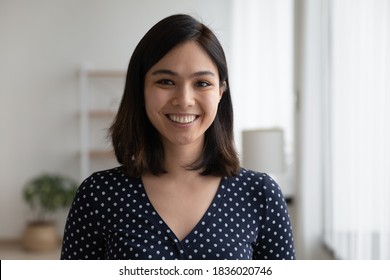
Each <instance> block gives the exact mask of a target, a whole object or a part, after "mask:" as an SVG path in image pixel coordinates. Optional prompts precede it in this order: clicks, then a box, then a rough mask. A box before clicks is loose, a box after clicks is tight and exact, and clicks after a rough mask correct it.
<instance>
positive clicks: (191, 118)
mask: <svg viewBox="0 0 390 280" xmlns="http://www.w3.org/2000/svg"><path fill="white" fill-rule="evenodd" d="M168 117H169V119H170V120H171V121H174V122H177V123H192V122H193V121H194V120H195V119H196V116H195V115H188V116H178V115H168Z"/></svg>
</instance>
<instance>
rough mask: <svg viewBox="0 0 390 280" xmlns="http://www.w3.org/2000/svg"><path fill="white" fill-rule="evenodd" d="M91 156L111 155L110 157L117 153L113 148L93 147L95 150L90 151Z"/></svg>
mask: <svg viewBox="0 0 390 280" xmlns="http://www.w3.org/2000/svg"><path fill="white" fill-rule="evenodd" d="M89 156H91V157H109V158H112V157H114V156H115V153H114V151H112V150H103V149H93V150H90V151H89Z"/></svg>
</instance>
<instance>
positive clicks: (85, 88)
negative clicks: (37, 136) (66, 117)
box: [79, 66, 126, 180]
mask: <svg viewBox="0 0 390 280" xmlns="http://www.w3.org/2000/svg"><path fill="white" fill-rule="evenodd" d="M125 78H126V71H125V70H118V69H97V68H92V67H89V66H82V67H81V69H80V73H79V79H80V168H81V170H80V176H81V180H84V179H85V178H86V177H87V176H89V175H90V174H91V173H92V172H95V171H98V170H102V169H108V168H111V167H114V166H116V165H117V164H118V163H117V162H116V160H115V156H114V153H113V151H112V148H111V144H110V141H109V139H108V137H107V133H108V128H109V126H110V125H111V123H112V121H113V119H114V117H115V114H116V112H117V109H118V106H119V102H120V99H121V97H122V94H123V89H124V84H125Z"/></svg>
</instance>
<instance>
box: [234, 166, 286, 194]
mask: <svg viewBox="0 0 390 280" xmlns="http://www.w3.org/2000/svg"><path fill="white" fill-rule="evenodd" d="M229 181H230V182H231V184H232V186H239V187H241V188H244V189H246V190H247V191H251V192H255V193H256V194H257V195H259V196H263V197H268V198H271V200H272V198H275V199H278V200H280V199H284V198H283V194H282V191H281V189H280V186H279V185H278V183H277V182H276V181H275V180H274V179H273V178H272V177H271V176H270V175H268V174H267V173H262V172H258V171H253V170H249V169H246V168H241V169H240V172H239V174H238V175H237V176H235V177H231V178H229Z"/></svg>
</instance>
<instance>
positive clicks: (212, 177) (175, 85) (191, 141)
mask: <svg viewBox="0 0 390 280" xmlns="http://www.w3.org/2000/svg"><path fill="white" fill-rule="evenodd" d="M110 132H111V136H112V142H113V146H114V150H115V154H116V157H117V160H118V162H119V163H120V164H121V166H120V167H117V168H114V169H110V170H106V171H101V172H97V173H94V174H92V175H91V176H90V177H89V178H87V179H86V180H85V181H84V182H83V183H82V184H81V186H80V187H79V190H78V192H77V195H76V197H75V199H74V202H73V205H72V207H71V210H70V212H69V216H68V220H67V223H66V226H65V233H64V239H63V247H62V253H61V258H62V259H294V258H295V252H294V244H293V238H292V231H291V224H290V219H289V216H288V211H287V207H286V203H285V201H284V198H283V195H282V193H281V191H280V188H279V186H278V185H277V184H276V183H275V182H274V181H273V180H272V179H271V178H270V177H269V176H268V175H267V174H264V173H258V172H255V171H250V170H246V169H243V168H240V164H239V159H238V157H237V153H236V149H235V146H234V140H233V110H232V102H231V96H230V90H229V79H228V70H227V65H226V59H225V55H224V52H223V49H222V47H221V45H220V43H219V41H218V39H217V38H216V36H215V35H214V34H213V32H212V31H211V30H210V29H209V28H208V27H206V26H205V25H203V24H202V23H200V22H199V21H197V20H195V19H194V18H192V17H190V16H188V15H173V16H170V17H167V18H165V19H163V20H162V21H160V22H158V23H157V24H156V25H155V26H153V27H152V28H151V29H150V30H149V31H148V32H147V33H146V35H145V36H144V37H143V38H142V40H141V41H140V43H139V44H138V46H137V47H136V49H135V51H134V53H133V55H132V57H131V60H130V64H129V68H128V73H127V78H126V85H125V90H124V94H123V98H122V101H121V104H120V107H119V110H118V114H117V116H116V119H115V121H114V123H113V124H112V126H111V129H110Z"/></svg>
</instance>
